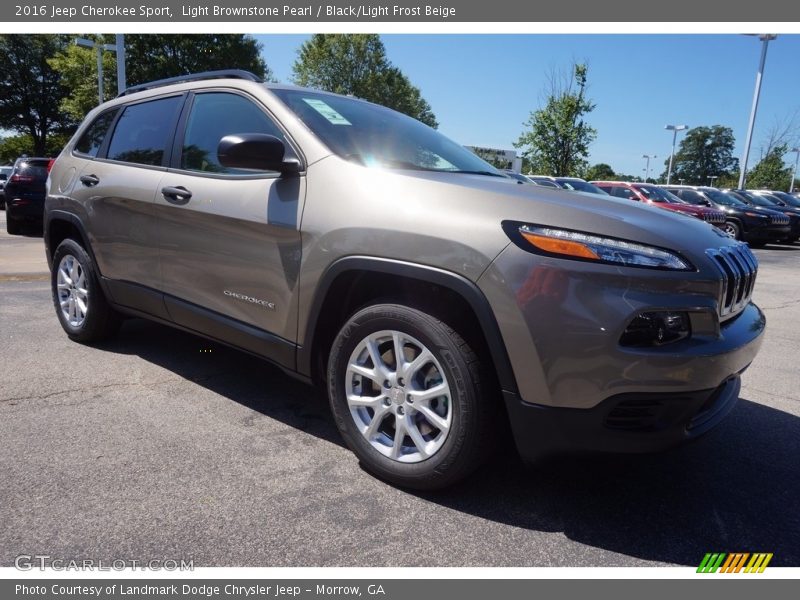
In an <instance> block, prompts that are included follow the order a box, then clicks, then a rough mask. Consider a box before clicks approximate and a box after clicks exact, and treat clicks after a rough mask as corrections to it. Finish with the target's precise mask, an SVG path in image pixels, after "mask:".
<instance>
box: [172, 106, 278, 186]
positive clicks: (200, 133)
mask: <svg viewBox="0 0 800 600" xmlns="http://www.w3.org/2000/svg"><path fill="white" fill-rule="evenodd" d="M233 133H266V134H269V135H274V136H275V137H277V138H278V139H280V140H281V141H282V142H283V143H284V144H286V138H285V137H284V135H283V133H282V132H281V130H280V129H279V128H278V126H277V125H276V124H275V123H273V122H272V120H271V119H270V118H269V117H268V116H267V115H266V114H265V113H264V111H263V110H261V109H260V108H259V107H258V106H256V105H255V104H254V103H253V102H251V101H250V100H248V99H247V98H244V97H242V96H239V95H237V94H230V93H227V92H208V93H204V94H197V95H196V96H195V98H194V102H193V103H192V110H191V112H190V113H189V118H188V120H187V121H186V133H185V135H184V138H183V151H182V152H181V169H187V170H189V171H202V172H205V173H228V174H244V173H253V171H252V170H242V169H229V168H227V167H223V166H222V165H221V164H220V163H219V159H218V157H217V147H218V146H219V141H220V140H221V139H222V138H223V137H225V136H226V135H230V134H233ZM287 154H291V149H289V147H288V144H287Z"/></svg>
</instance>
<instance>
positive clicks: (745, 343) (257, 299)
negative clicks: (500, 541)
mask: <svg viewBox="0 0 800 600" xmlns="http://www.w3.org/2000/svg"><path fill="white" fill-rule="evenodd" d="M48 186H49V187H48V196H47V203H46V232H45V239H46V244H47V252H48V259H49V261H50V264H51V268H52V289H53V300H54V304H55V309H56V313H57V315H58V318H59V320H60V321H61V325H62V326H63V328H64V329H65V330H66V332H67V334H68V335H69V336H70V337H71V338H72V339H74V340H76V341H81V342H91V341H95V340H98V339H101V338H103V337H107V336H109V335H110V334H113V333H114V332H115V331H116V330H117V327H118V325H119V322H120V315H135V316H144V317H147V318H150V319H155V320H157V321H160V322H162V323H166V324H169V325H172V326H175V327H179V328H182V329H185V330H188V331H191V332H195V333H198V334H200V335H203V336H206V337H209V338H213V339H215V340H219V341H221V342H224V343H227V344H230V345H232V346H235V347H237V348H240V349H243V350H246V351H248V352H251V353H253V354H256V355H258V356H261V357H264V358H266V359H268V360H270V361H272V362H273V363H276V364H277V365H279V366H281V367H282V368H283V369H285V370H287V371H289V372H292V373H295V374H297V375H299V376H300V377H302V378H304V379H306V380H308V381H312V382H319V383H325V384H326V385H327V389H328V394H329V398H330V404H331V408H332V410H333V414H334V417H335V421H336V424H337V426H338V428H339V429H340V431H341V433H342V435H343V437H344V439H345V440H346V442H347V444H348V445H349V446H350V448H352V449H353V451H354V452H355V454H356V455H357V456H358V458H359V459H360V460H361V461H362V462H363V464H364V465H365V466H366V467H367V468H369V469H370V470H371V471H373V472H374V473H376V474H378V475H379V476H381V477H383V478H385V479H387V480H390V481H392V482H394V483H397V484H400V485H404V486H409V487H416V488H435V487H443V486H446V485H449V484H451V483H453V482H455V481H456V480H458V479H460V478H462V477H464V476H465V475H466V474H468V473H469V472H470V471H471V470H472V469H473V468H475V466H476V465H478V464H479V463H480V462H481V460H482V459H483V458H484V457H485V456H486V454H487V452H488V446H489V442H490V440H491V439H492V433H493V432H494V431H495V429H498V430H503V428H497V425H498V423H499V422H500V420H501V419H505V418H506V417H507V418H508V421H509V422H510V425H511V427H510V430H511V432H512V433H513V436H514V440H515V442H516V445H517V447H518V448H519V450H520V452H521V453H522V455H523V456H524V457H533V456H538V455H541V454H542V453H546V452H554V451H572V450H609V451H647V450H656V449H660V448H665V447H668V446H671V445H673V444H676V443H678V442H680V441H682V440H686V439H689V438H693V437H696V436H697V435H699V434H701V433H703V432H705V431H707V430H708V429H709V428H711V427H712V426H714V425H715V424H717V423H718V422H719V421H720V420H721V419H722V418H723V417H724V416H725V415H726V414H727V413H728V412H729V410H730V409H731V407H732V405H733V404H734V402H735V401H736V398H737V397H738V392H739V387H740V380H739V375H740V374H741V373H742V371H744V369H745V368H746V367H747V366H748V365H749V364H750V363H751V361H752V360H753V357H754V356H755V354H756V352H757V351H758V348H759V346H760V343H761V334H762V333H763V331H764V325H765V320H764V316H763V315H762V313H761V311H760V310H759V309H758V308H757V307H756V306H755V305H754V304H752V303H751V302H750V297H751V294H752V292H753V286H754V283H755V278H756V271H757V264H756V260H755V258H754V257H753V255H752V254H751V252H750V251H749V249H748V248H747V246H746V245H744V244H741V243H739V242H736V241H735V240H733V239H731V238H730V237H728V236H726V235H724V234H722V233H721V232H719V230H717V229H715V228H713V227H711V226H710V225H708V224H706V223H703V222H701V221H695V220H689V219H686V218H685V217H682V216H681V215H678V216H674V215H671V214H668V213H665V212H664V213H662V212H659V211H653V210H652V209H651V208H650V207H646V206H641V205H638V204H635V203H630V202H626V201H622V200H615V199H613V198H607V197H600V196H592V195H581V194H577V193H576V194H565V193H564V192H563V191H557V190H549V189H546V188H539V187H534V186H524V185H518V184H517V182H516V181H515V180H513V179H510V178H508V177H506V176H504V175H503V174H502V173H500V172H498V171H496V170H495V169H493V168H492V167H491V166H489V165H488V164H486V163H485V162H483V161H482V160H480V159H479V158H477V157H476V156H474V155H473V154H471V153H470V152H469V151H467V150H465V149H464V148H463V147H461V146H460V145H458V144H456V143H454V142H452V141H450V140H449V139H447V138H446V137H444V136H443V135H441V134H439V133H438V132H436V131H434V130H433V129H430V128H428V127H427V126H425V125H423V124H421V123H419V122H417V121H415V120H413V119H411V118H409V117H406V116H404V115H401V114H399V113H396V112H394V111H392V110H389V109H386V108H383V107H380V106H376V105H374V104H370V103H368V102H364V101H361V100H357V99H354V98H346V97H342V96H337V95H333V94H328V93H324V92H319V91H313V90H306V89H299V88H294V87H289V86H283V85H273V84H268V85H264V84H263V83H261V82H260V81H258V80H256V78H255V77H253V76H251V75H250V74H248V73H244V72H224V73H216V74H201V75H195V76H187V77H185V78H181V79H180V80H178V81H175V80H167V81H160V82H154V83H152V84H149V85H146V86H139V88H135V89H132V90H129V92H128V93H125V94H123V95H122V96H121V97H119V98H117V99H115V100H112V101H110V102H107V103H105V104H103V105H102V106H100V107H98V108H96V109H94V110H93V111H92V112H91V113H90V114H89V115H88V116H87V118H86V120H85V122H84V124H83V125H82V126H81V127H80V129H79V130H78V131H77V132H76V134H75V136H74V137H73V139H72V140H71V141H70V142H69V144H67V146H66V147H65V148H64V150H63V152H62V153H61V155H60V156H59V157H58V159H57V161H56V163H55V165H54V166H53V169H52V171H51V173H50V178H49V181H48Z"/></svg>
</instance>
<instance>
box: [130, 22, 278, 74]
mask: <svg viewBox="0 0 800 600" xmlns="http://www.w3.org/2000/svg"><path fill="white" fill-rule="evenodd" d="M261 50H262V47H261V44H259V43H258V41H257V40H256V39H255V38H254V37H252V36H249V35H241V34H232V33H230V34H229V33H209V34H205V33H204V34H185V33H181V34H160V33H159V34H137V35H126V36H125V52H126V59H127V60H126V69H127V73H126V77H127V84H128V85H129V86H131V85H137V84H139V83H146V82H148V81H153V80H155V79H164V78H166V77H175V76H177V75H185V74H187V73H198V72H201V71H215V70H218V69H244V70H245V71H250V72H252V73H254V74H256V75H258V76H259V77H261V78H262V79H267V80H268V79H272V71H271V70H270V68H269V67H268V66H267V63H266V62H265V61H264V59H263V58H262V57H261Z"/></svg>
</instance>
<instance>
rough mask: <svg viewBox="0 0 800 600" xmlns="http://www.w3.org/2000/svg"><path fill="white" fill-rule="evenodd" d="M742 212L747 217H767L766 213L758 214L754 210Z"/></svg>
mask: <svg viewBox="0 0 800 600" xmlns="http://www.w3.org/2000/svg"><path fill="white" fill-rule="evenodd" d="M744 214H746V215H747V216H748V217H756V218H757V219H769V217H768V216H767V215H760V214H758V213H754V212H746V213H744Z"/></svg>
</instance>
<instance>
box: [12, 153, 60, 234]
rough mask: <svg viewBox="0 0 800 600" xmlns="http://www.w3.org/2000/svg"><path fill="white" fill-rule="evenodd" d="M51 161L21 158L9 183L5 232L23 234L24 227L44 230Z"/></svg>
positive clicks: (49, 159)
mask: <svg viewBox="0 0 800 600" xmlns="http://www.w3.org/2000/svg"><path fill="white" fill-rule="evenodd" d="M52 163H53V159H52V158H27V157H23V158H18V159H17V161H16V162H15V163H14V168H13V169H12V170H11V175H10V176H9V178H8V181H7V182H6V187H5V190H4V192H5V197H6V230H7V231H8V233H11V234H18V233H22V227H23V225H25V224H28V225H31V226H33V227H37V228H38V227H41V226H42V219H43V215H44V198H45V189H46V187H45V184H46V182H47V174H48V173H49V172H50V166H51V165H52Z"/></svg>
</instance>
